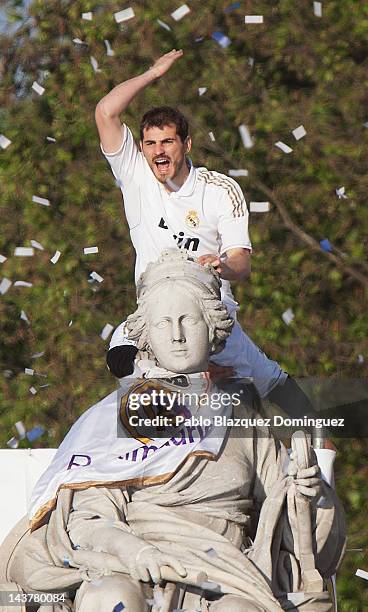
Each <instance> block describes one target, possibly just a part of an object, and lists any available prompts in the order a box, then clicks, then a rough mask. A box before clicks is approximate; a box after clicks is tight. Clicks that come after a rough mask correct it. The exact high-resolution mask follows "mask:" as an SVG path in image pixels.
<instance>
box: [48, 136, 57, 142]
mask: <svg viewBox="0 0 368 612" xmlns="http://www.w3.org/2000/svg"><path fill="white" fill-rule="evenodd" d="M46 140H48V141H49V142H56V138H53V137H52V136H46Z"/></svg>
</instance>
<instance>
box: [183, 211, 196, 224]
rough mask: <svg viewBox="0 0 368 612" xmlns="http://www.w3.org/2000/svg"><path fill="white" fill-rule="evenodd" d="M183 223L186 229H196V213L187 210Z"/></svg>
mask: <svg viewBox="0 0 368 612" xmlns="http://www.w3.org/2000/svg"><path fill="white" fill-rule="evenodd" d="M185 223H186V224H187V226H188V227H198V225H199V217H198V213H197V211H195V210H189V211H188V212H187V214H186V217H185Z"/></svg>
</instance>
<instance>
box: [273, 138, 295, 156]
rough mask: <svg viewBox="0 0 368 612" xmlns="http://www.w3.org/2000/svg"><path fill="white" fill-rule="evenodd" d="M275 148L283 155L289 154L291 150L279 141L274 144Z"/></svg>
mask: <svg viewBox="0 0 368 612" xmlns="http://www.w3.org/2000/svg"><path fill="white" fill-rule="evenodd" d="M275 147H277V148H278V149H281V151H283V152H284V153H291V152H292V150H293V149H292V148H291V147H289V145H287V144H285V143H284V142H281V140H278V141H277V142H275Z"/></svg>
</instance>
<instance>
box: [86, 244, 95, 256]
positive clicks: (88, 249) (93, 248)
mask: <svg viewBox="0 0 368 612" xmlns="http://www.w3.org/2000/svg"><path fill="white" fill-rule="evenodd" d="M83 253H84V254H85V255H91V253H98V247H96V246H93V247H84V249H83Z"/></svg>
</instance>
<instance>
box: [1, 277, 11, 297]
mask: <svg viewBox="0 0 368 612" xmlns="http://www.w3.org/2000/svg"><path fill="white" fill-rule="evenodd" d="M12 284H13V283H12V282H11V281H10V280H9V279H8V278H3V280H2V281H1V283H0V295H4V294H5V293H6V292H7V291H8V289H10V287H11V286H12Z"/></svg>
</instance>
